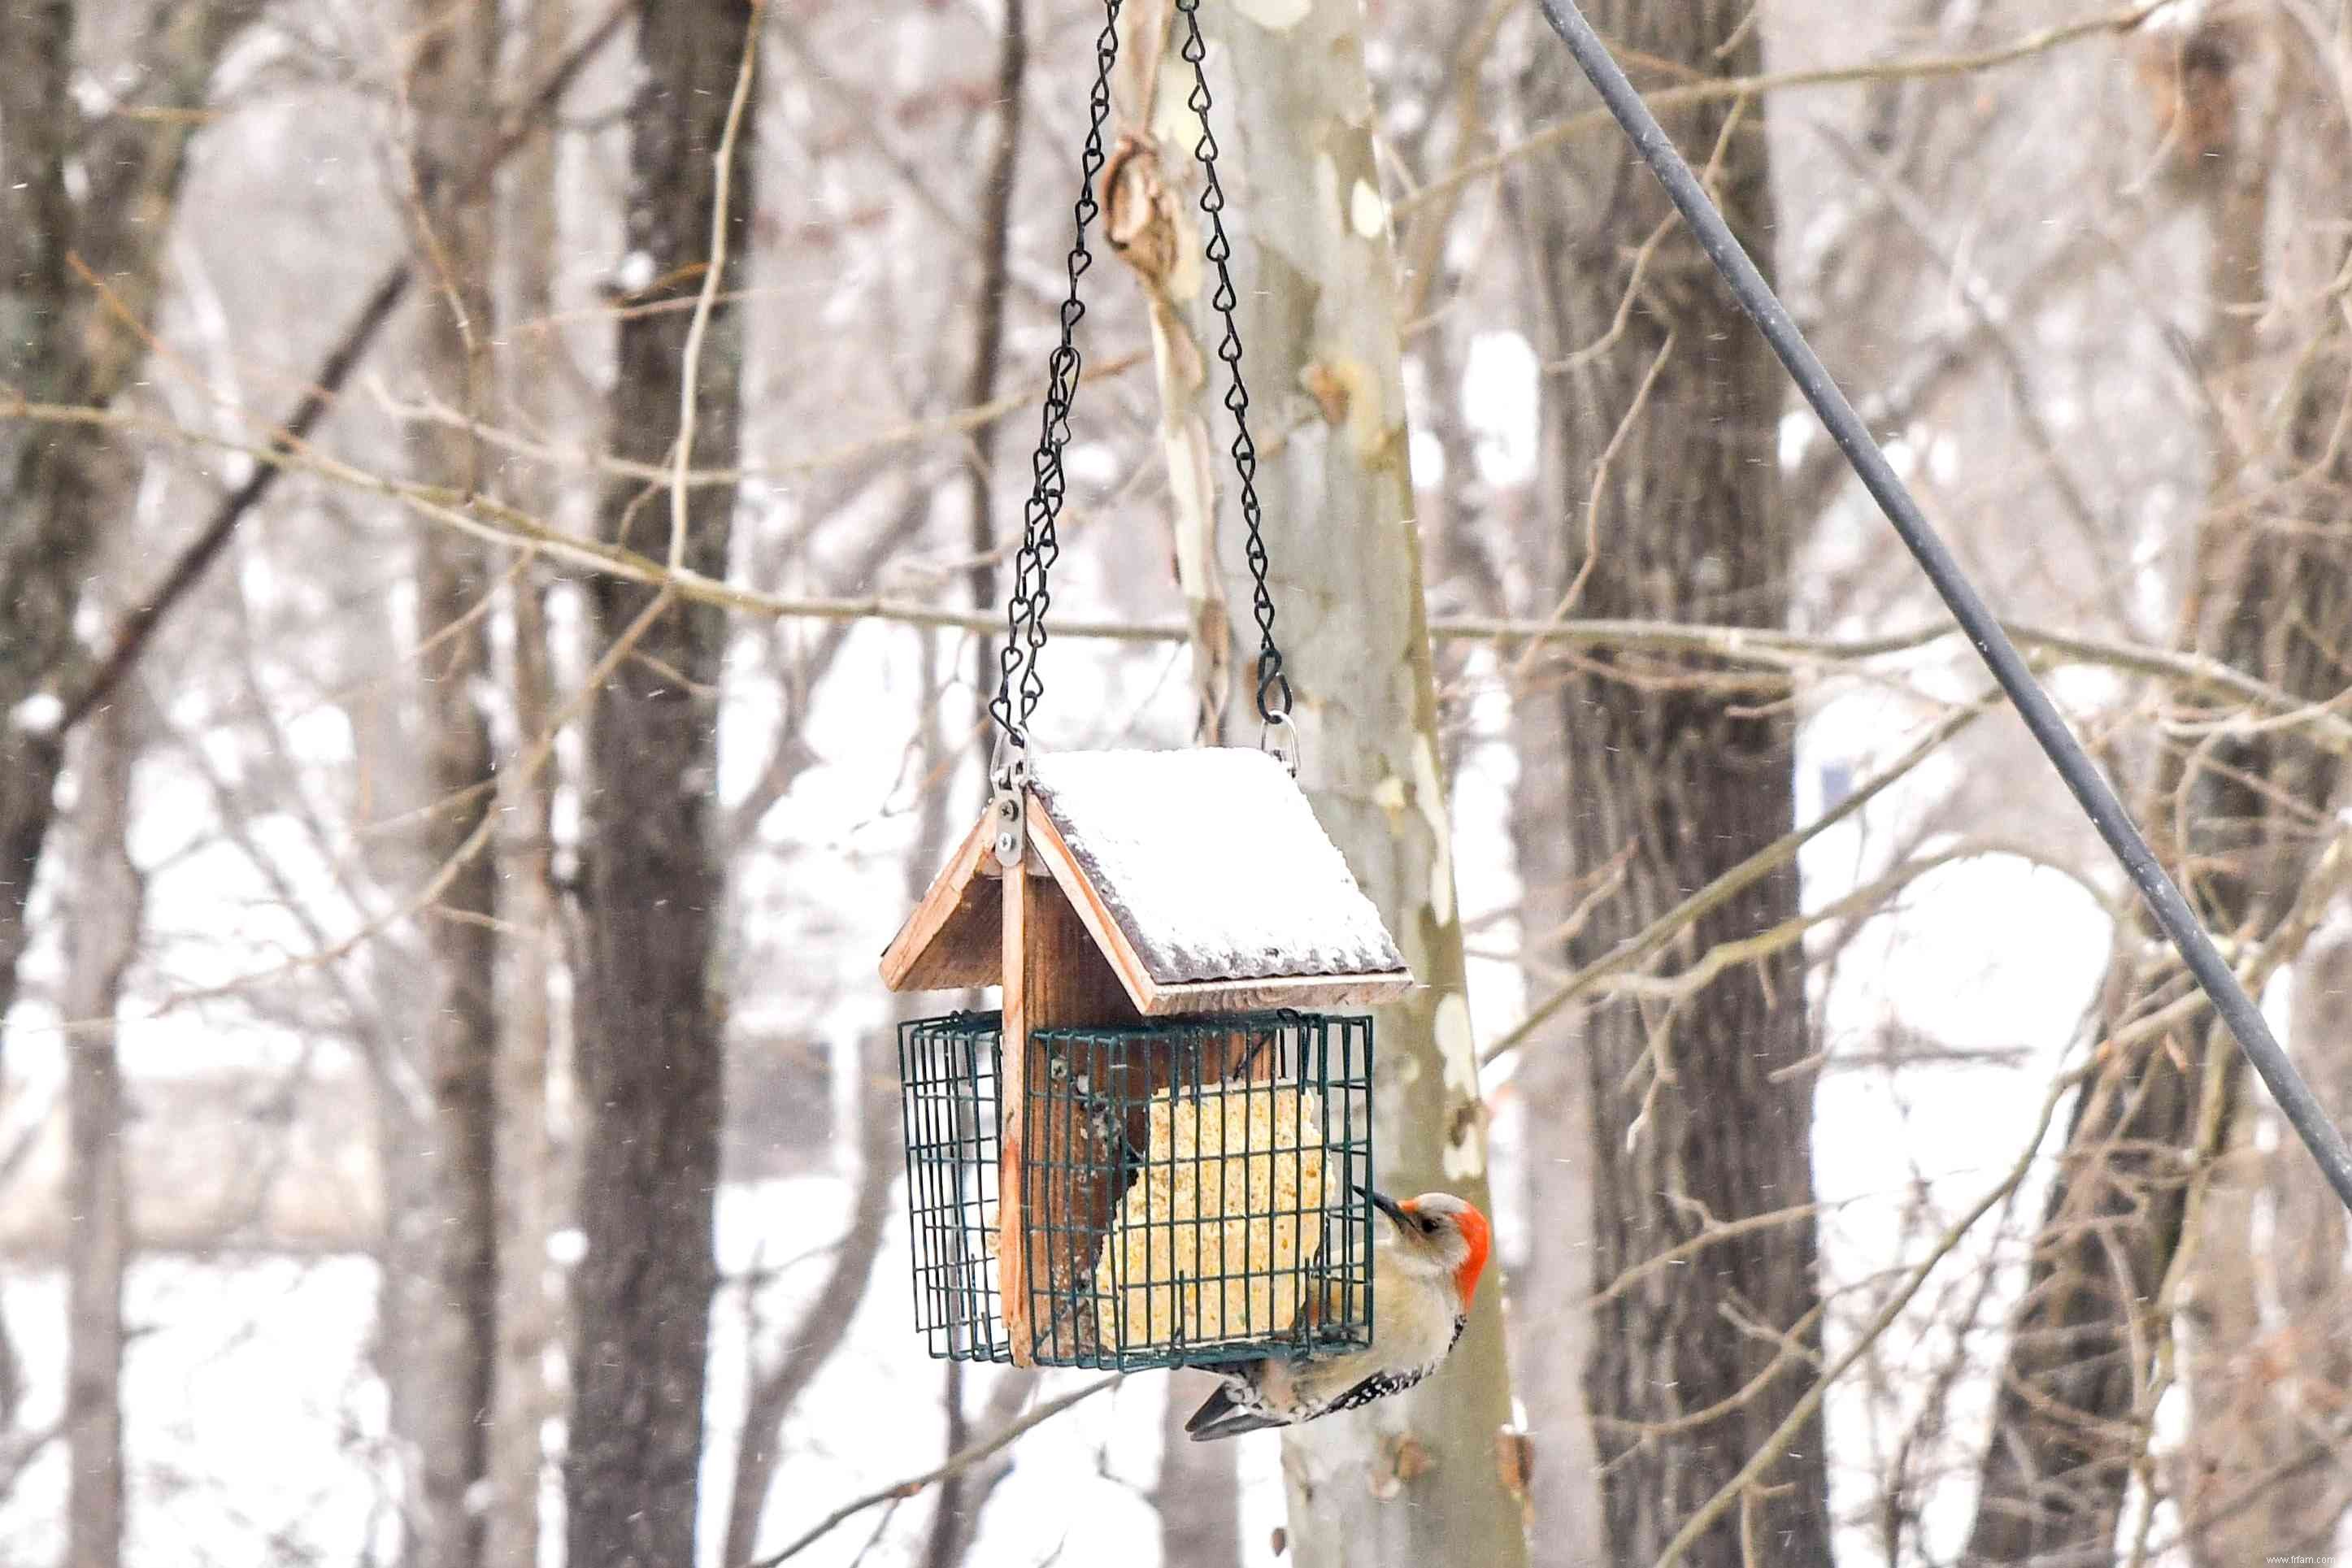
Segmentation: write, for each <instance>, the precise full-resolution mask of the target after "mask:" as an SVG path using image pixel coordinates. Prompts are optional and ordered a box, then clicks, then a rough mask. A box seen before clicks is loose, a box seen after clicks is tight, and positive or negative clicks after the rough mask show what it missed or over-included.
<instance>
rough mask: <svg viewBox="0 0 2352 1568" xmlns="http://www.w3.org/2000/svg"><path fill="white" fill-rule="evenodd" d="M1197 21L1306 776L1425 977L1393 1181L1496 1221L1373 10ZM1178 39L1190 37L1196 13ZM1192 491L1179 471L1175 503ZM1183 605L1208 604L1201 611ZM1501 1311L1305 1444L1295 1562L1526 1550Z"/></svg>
mask: <svg viewBox="0 0 2352 1568" xmlns="http://www.w3.org/2000/svg"><path fill="white" fill-rule="evenodd" d="M1200 21H1201V26H1202V32H1203V33H1204V34H1205V35H1206V37H1208V38H1209V40H1210V56H1211V57H1210V61H1209V68H1210V82H1211V90H1212V92H1213V94H1214V96H1215V108H1214V110H1213V127H1214V130H1215V132H1216V136H1217V141H1218V143H1219V146H1220V148H1221V150H1222V159H1221V162H1220V172H1221V174H1222V177H1223V183H1224V186H1225V189H1226V192H1227V193H1228V195H1229V197H1230V204H1229V207H1228V213H1227V226H1228V229H1229V231H1230V232H1231V234H1232V236H1233V242H1234V274H1235V283H1236V286H1237V287H1238V289H1239V293H1240V299H1241V305H1240V310H1239V323H1240V329H1241V335H1242V339H1243V341H1244V344H1245V345H1246V348H1245V354H1244V376H1245V378H1246V380H1247V381H1248V382H1249V385H1250V389H1251V395H1252V398H1253V403H1252V419H1253V425H1254V428H1255V433H1256V434H1257V439H1258V444H1259V449H1260V453H1261V455H1262V459H1263V460H1262V464H1261V466H1260V469H1259V478H1258V487H1259V492H1260V495H1261V497H1263V499H1264V502H1265V517H1266V522H1265V538H1266V546H1267V549H1268V550H1269V551H1270V553H1271V555H1272V558H1273V565H1272V568H1271V570H1270V572H1269V579H1270V581H1271V583H1272V587H1273V591H1274V597H1275V601H1276V606H1277V615H1278V617H1279V619H1278V632H1279V637H1280V641H1281V643H1282V645H1283V649H1284V652H1285V653H1286V655H1287V657H1288V660H1289V664H1288V669H1289V672H1290V679H1291V683H1292V685H1293V686H1294V687H1295V689H1296V691H1297V724H1298V728H1299V731H1300V737H1301V739H1302V741H1303V745H1304V752H1305V763H1304V766H1303V767H1302V768H1301V769H1300V778H1301V779H1302V781H1303V782H1304V783H1305V784H1306V786H1307V793H1308V795H1309V796H1310V797H1311V798H1312V800H1313V801H1314V803H1315V808H1316V813H1317V815H1318V817H1319V818H1320V819H1321V820H1322V821H1323V824H1324V826H1325V827H1326V828H1327V829H1328V830H1329V831H1330V833H1331V835H1332V837H1333V838H1334V839H1335V840H1336V841H1338V843H1339V847H1340V848H1341V850H1342V851H1344V852H1346V854H1347V857H1348V862H1349V865H1350V867H1351V868H1353V870H1354V871H1355V873H1356V875H1357V877H1358V879H1359V880H1360V881H1361V882H1362V883H1363V884H1364V886H1365V888H1366V890H1367V891H1368V892H1369V893H1370V894H1371V896H1372V899H1373V901H1374V902H1375V903H1376V904H1379V906H1380V908H1381V914H1382V915H1383V916H1384V917H1385V918H1386V919H1387V921H1388V924H1389V926H1390V929H1391V930H1392V931H1393V932H1394V933H1395V934H1396V936H1397V939H1398V941H1399V943H1400V945H1401V946H1402V948H1403V950H1404V954H1405V956H1406V958H1407V959H1408V960H1409V961H1410V962H1411V964H1412V969H1413V973H1414V974H1415V975H1417V976H1418V977H1420V978H1421V980H1422V982H1423V986H1424V989H1423V990H1421V991H1419V992H1416V993H1415V995H1414V996H1413V998H1412V1000H1410V1001H1408V1002H1405V1003H1402V1004H1401V1005H1399V1006H1396V1007H1393V1008H1388V1009H1382V1010H1381V1015H1380V1019H1379V1025H1378V1028H1379V1073H1378V1078H1377V1081H1376V1084H1375V1092H1374V1106H1373V1130H1374V1133H1375V1134H1376V1136H1377V1137H1378V1139H1379V1143H1380V1153H1381V1163H1380V1169H1379V1172H1378V1179H1379V1180H1380V1181H1381V1184H1382V1185H1383V1186H1384V1187H1386V1188H1388V1189H1390V1190H1392V1191H1394V1192H1397V1193H1400V1194H1408V1195H1409V1194H1412V1193H1415V1192H1419V1191H1423V1190H1425V1189H1429V1188H1435V1187H1444V1188H1445V1189H1447V1190H1449V1191H1452V1192H1454V1193H1457V1194H1459V1195H1460V1196H1462V1197H1465V1198H1467V1199H1469V1200H1470V1201H1471V1202H1473V1203H1475V1204H1477V1205H1478V1206H1479V1207H1481V1208H1485V1209H1487V1210H1488V1211H1489V1212H1491V1211H1492V1207H1493V1204H1492V1198H1491V1197H1490V1195H1489V1193H1488V1190H1487V1184H1486V1118H1485V1113H1484V1108H1483V1106H1482V1103H1481V1101H1480V1098H1479V1092H1478V1071H1477V1048H1476V1042H1475V1039H1474V1037H1473V1035H1472V1032H1471V1025H1470V1009H1469V1004H1468V1002H1467V1000H1466V998H1465V995H1464V990H1463V955H1462V928H1461V924H1460V911H1459V910H1458V909H1457V908H1456V906H1455V904H1454V865H1453V851H1452V837H1451V831H1450V827H1449V823H1448V820H1447V815H1446V811H1447V800H1446V792H1445V780H1444V774H1443V769H1442V768H1441V767H1440V763H1439V752H1438V735H1437V693H1436V683H1435V679H1434V675H1433V665H1432V661H1431V656H1430V646H1429V635H1428V625H1427V612H1426V608H1425V606H1424V604H1423V596H1422V559H1421V535H1420V529H1419V528H1418V526H1417V524H1416V523H1415V522H1414V520H1413V516H1412V473H1411V470H1410V468H1409V467H1408V465H1407V442H1406V430H1405V407H1404V387H1403V375H1402V367H1401V357H1400V347H1399V340H1398V320H1397V314H1396V311H1397V307H1396V283H1395V255H1394V251H1393V247H1392V244H1391V235H1390V229H1389V217H1388V210H1387V207H1386V204H1385V203H1384V202H1383V201H1382V199H1381V178H1380V172H1379V170H1378V167H1377V165H1376V163H1375V162H1374V157H1373V148H1372V113H1373V106H1372V99H1371V89H1370V83H1369V81H1368V80H1367V78H1366V77H1365V74H1364V14H1363V7H1362V5H1361V3H1360V0H1303V3H1301V0H1293V3H1288V4H1281V5H1275V4H1266V3H1264V0H1233V3H1231V4H1226V3H1223V0H1207V3H1205V4H1203V5H1202V8H1201V16H1200ZM1174 26H1176V28H1177V29H1178V37H1181V29H1182V27H1183V22H1182V20H1181V17H1180V18H1178V19H1177V20H1176V21H1175V23H1174ZM1191 91H1192V70H1191V68H1190V67H1189V66H1187V65H1185V64H1184V63H1183V62H1182V61H1181V59H1180V58H1179V57H1177V54H1176V51H1175V49H1174V47H1173V46H1172V45H1171V47H1170V48H1169V51H1168V53H1167V55H1166V56H1165V57H1164V58H1163V59H1162V60H1161V61H1160V66H1159V69H1158V70H1157V72H1156V88H1155V90H1154V93H1153V97H1152V99H1151V103H1150V118H1149V124H1148V130H1149V131H1150V136H1151V138H1152V141H1153V143H1154V151H1155V154H1156V158H1157V161H1158V165H1159V174H1160V179H1161V180H1162V181H1163V182H1164V183H1165V184H1166V185H1167V186H1168V187H1170V188H1171V189H1181V190H1183V191H1185V192H1187V193H1197V192H1198V190H1199V188H1200V187H1199V183H1198V174H1197V172H1196V171H1195V170H1194V169H1193V168H1192V162H1191V154H1192V147H1193V145H1194V143H1195V142H1196V141H1198V140H1199V136H1200V128H1199V121H1198V120H1197V119H1196V118H1195V117H1194V116H1193V115H1192V112H1191V111H1190V110H1188V109H1187V108H1186V107H1185V99H1186V98H1187V96H1188V95H1189V94H1190V92H1191ZM1167 210H1168V211H1169V213H1170V214H1171V218H1170V221H1171V225H1172V233H1171V236H1170V237H1171V242H1172V244H1173V246H1174V248H1173V249H1171V250H1170V251H1169V252H1168V255H1169V263H1170V264H1169V266H1168V267H1167V268H1166V269H1165V274H1164V276H1165V278H1166V281H1165V283H1164V285H1163V287H1164V288H1165V289H1166V292H1167V302H1168V306H1169V308H1167V309H1165V310H1157V309H1156V310H1155V311H1154V315H1155V318H1156V319H1158V320H1159V329H1160V331H1161V332H1162V334H1163V335H1164V336H1165V337H1166V339H1167V341H1164V342H1163V343H1162V344H1161V357H1162V366H1161V386H1162V390H1163V395H1178V394H1182V393H1184V392H1186V391H1187V389H1188V388H1189V400H1188V401H1189V402H1190V405H1191V417H1190V419H1189V420H1181V419H1171V420H1170V422H1169V429H1170V430H1171V432H1174V433H1177V434H1176V437H1174V438H1171V439H1178V440H1179V442H1180V444H1189V441H1184V440H1182V439H1181V437H1182V433H1183V432H1184V431H1185V430H1187V429H1188V428H1202V429H1206V430H1207V431H1209V432H1210V433H1211V443H1210V444H1211V447H1212V450H1213V451H1214V452H1216V453H1219V454H1222V452H1223V448H1224V447H1225V445H1226V444H1228V443H1229V442H1230V440H1231V437H1232V424H1231V421H1230V419H1229V417H1228V416H1227V414H1226V413H1224V410H1223V399H1224V396H1225V390H1226V387H1225V382H1224V379H1223V370H1222V368H1221V367H1220V366H1219V365H1218V362H1217V360H1216V354H1215V346H1216V344H1217V341H1218V340H1219V337H1220V336H1221V333H1222V328H1221V326H1220V325H1219V324H1218V323H1217V321H1216V320H1215V318H1214V313H1213V311H1212V309H1211V308H1210V305H1209V298H1208V290H1207V289H1206V288H1205V287H1203V286H1202V275H1201V269H1200V267H1199V266H1198V264H1197V262H1193V261H1190V260H1187V259H1183V258H1186V257H1196V256H1198V255H1199V246H1200V243H1201V234H1200V229H1199V224H1198V219H1197V214H1196V212H1195V211H1194V209H1193V208H1192V204H1191V201H1190V199H1189V195H1188V199H1186V200H1185V201H1183V202H1182V203H1181V204H1179V203H1171V204H1167ZM1171 364H1172V373H1171ZM1203 371H1207V372H1213V373H1203ZM1231 475H1232V470H1231V468H1230V466H1229V465H1227V464H1226V463H1225V461H1224V460H1223V457H1222V456H1221V455H1220V456H1218V457H1217V458H1216V459H1215V460H1214V461H1213V464H1212V465H1211V466H1210V468H1209V471H1208V473H1207V475H1206V476H1204V477H1205V478H1206V479H1207V481H1208V482H1209V483H1212V484H1214V485H1216V486H1219V491H1218V500H1219V517H1220V522H1219V526H1218V537H1219V548H1218V550H1217V555H1218V558H1219V559H1220V561H1221V563H1222V566H1223V575H1224V578H1225V581H1226V584H1227V588H1226V591H1225V593H1224V595H1223V598H1224V599H1225V600H1226V601H1230V602H1234V603H1246V602H1247V601H1248V599H1249V589H1248V586H1247V578H1246V576H1245V575H1244V572H1245V569H1244V567H1243V565H1242V561H1241V551H1242V545H1243V540H1244V528H1243V524H1242V522H1241V520H1240V516H1239V512H1238V510H1237V497H1236V496H1235V494H1234V486H1233V483H1232V477H1231ZM1189 477H1191V476H1189V475H1186V474H1182V473H1180V474H1179V475H1178V476H1177V478H1178V481H1179V485H1178V487H1179V492H1180V496H1181V491H1182V488H1183V485H1184V482H1185V481H1186V480H1187V479H1188V478H1189ZM1190 597H1192V599H1193V601H1194V604H1195V610H1196V613H1198V612H1199V611H1200V608H1201V606H1202V604H1203V603H1204V602H1205V596H1204V595H1202V594H1199V593H1192V594H1191V595H1190ZM1250 630H1251V631H1253V632H1254V628H1251V629H1250ZM1254 665H1255V646H1254V638H1249V639H1245V640H1244V644H1243V645H1242V646H1241V647H1240V648H1239V649H1237V650H1235V652H1234V658H1233V666H1234V668H1236V669H1239V670H1247V669H1250V668H1253V667H1254ZM1227 729H1228V733H1227V739H1228V740H1230V741H1234V742H1238V743H1241V744H1244V745H1246V744H1248V743H1249V742H1250V741H1251V739H1252V738H1253V737H1254V736H1255V729H1256V724H1255V716H1253V715H1251V714H1250V713H1249V711H1248V709H1247V707H1246V706H1243V704H1242V703H1240V702H1237V703H1236V704H1235V705H1234V714H1233V716H1232V719H1231V722H1230V723H1229V724H1228V727H1227ZM1236 827H1237V831H1244V832H1245V831H1248V825H1247V824H1246V823H1243V824H1237V825H1236ZM1499 1294H1500V1293H1499V1291H1496V1289H1495V1288H1494V1286H1493V1284H1492V1282H1491V1281H1490V1283H1489V1285H1488V1288H1487V1289H1486V1291H1484V1292H1483V1293H1481V1294H1480V1296H1479V1297H1478V1299H1477V1301H1476V1310H1475V1312H1474V1313H1473V1314H1472V1319H1471V1323H1470V1327H1469V1331H1468V1333H1466V1334H1465V1336H1464V1338H1463V1340H1462V1343H1461V1344H1460V1345H1459V1346H1458V1347H1457V1348H1456V1350H1455V1351H1454V1354H1453V1356H1452V1357H1451V1359H1450V1360H1449V1361H1448V1362H1447V1364H1446V1365H1445V1368H1444V1371H1443V1372H1442V1373H1441V1374H1440V1375H1437V1376H1436V1377H1433V1378H1432V1379H1430V1380H1429V1382H1427V1383H1426V1384H1424V1385H1423V1386H1422V1387H1420V1388H1418V1389H1416V1390H1414V1391H1413V1392H1412V1393H1410V1394H1407V1395H1404V1396H1399V1397H1396V1398H1392V1399H1388V1400H1383V1401H1381V1402H1380V1403H1379V1404H1377V1405H1373V1406H1368V1407H1367V1408H1366V1409H1365V1410H1364V1411H1363V1412H1362V1413H1360V1414H1357V1415H1352V1416H1346V1417H1342V1418H1337V1419H1332V1420H1328V1421H1324V1422H1320V1423H1317V1424H1314V1425H1311V1426H1307V1427H1300V1428H1297V1430H1296V1431H1294V1432H1291V1433H1288V1434H1286V1437H1285V1439H1284V1448H1283V1471H1284V1479H1285V1481H1286V1486H1287V1489H1288V1492H1289V1500H1290V1530H1289V1541H1290V1551H1291V1552H1292V1554H1293V1556H1294V1558H1295V1560H1296V1561H1297V1563H1300V1564H1302V1565H1304V1568H1339V1565H1340V1564H1346V1565H1348V1568H1381V1565H1388V1568H1425V1565H1427V1564H1432V1563H1478V1564H1480V1565H1481V1568H1515V1565H1517V1564H1521V1563H1525V1562H1526V1561H1527V1545H1526V1540H1525V1536H1524V1532H1523V1526H1522V1513H1523V1506H1524V1500H1523V1499H1522V1498H1521V1497H1520V1496H1519V1495H1518V1494H1517V1492H1516V1490H1514V1489H1513V1487H1512V1486H1510V1485H1509V1484H1507V1481H1506V1479H1505V1467H1504V1465H1503V1463H1502V1448H1501V1444H1500V1437H1501V1434H1502V1432H1503V1429H1504V1427H1506V1426H1507V1423H1508V1422H1509V1420H1510V1381H1509V1373H1508V1368H1507V1360H1506V1357H1505V1354H1504V1348H1503V1338H1502V1323H1501V1313H1500V1308H1501V1302H1500V1300H1499Z"/></svg>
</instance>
